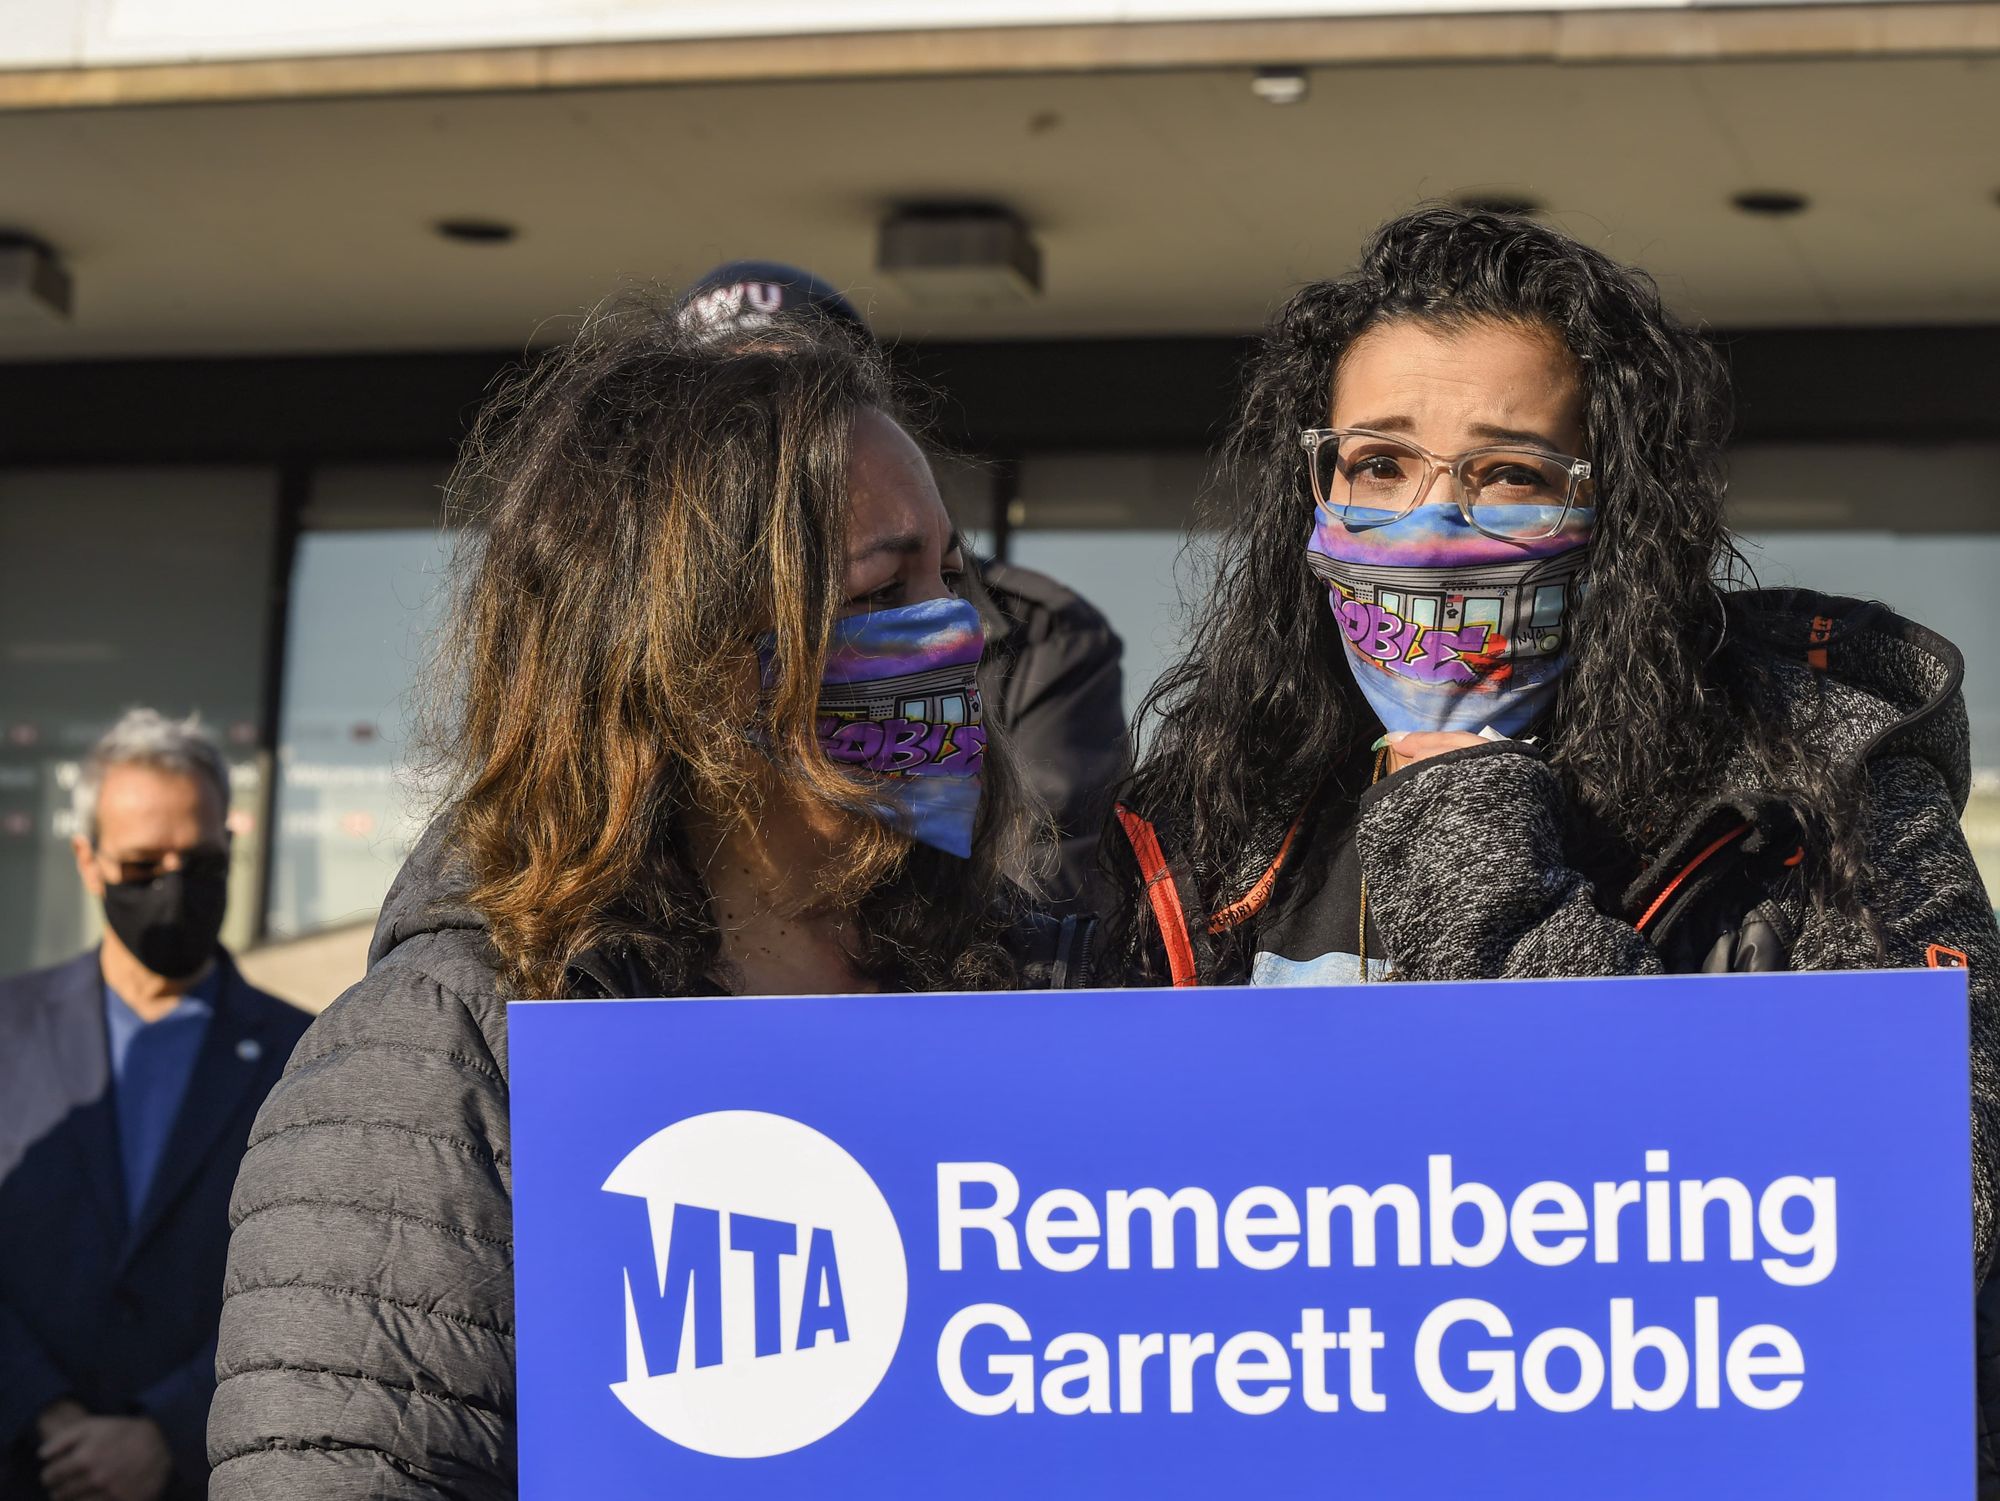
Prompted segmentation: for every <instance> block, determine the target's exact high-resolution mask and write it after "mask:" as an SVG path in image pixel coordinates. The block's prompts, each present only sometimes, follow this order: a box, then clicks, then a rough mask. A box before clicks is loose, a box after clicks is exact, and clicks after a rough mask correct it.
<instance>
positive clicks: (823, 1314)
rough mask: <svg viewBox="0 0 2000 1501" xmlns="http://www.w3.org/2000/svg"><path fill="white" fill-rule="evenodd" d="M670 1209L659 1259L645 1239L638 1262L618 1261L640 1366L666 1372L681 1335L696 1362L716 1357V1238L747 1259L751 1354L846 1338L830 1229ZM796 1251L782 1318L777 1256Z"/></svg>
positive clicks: (673, 1364)
mask: <svg viewBox="0 0 2000 1501" xmlns="http://www.w3.org/2000/svg"><path fill="white" fill-rule="evenodd" d="M671 1215H672V1219H671V1225H670V1229H669V1232H668V1242H667V1244H668V1247H669V1249H668V1251H667V1257H666V1264H665V1266H663V1267H660V1266H658V1265H657V1262H656V1259H655V1257H654V1255H653V1250H652V1246H651V1245H650V1244H648V1246H647V1248H646V1255H645V1257H644V1259H643V1261H642V1263H641V1266H640V1267H638V1268H635V1267H633V1266H631V1265H629V1264H628V1265H627V1267H626V1269H625V1285H626V1289H627V1292H628V1294H629V1296H630V1298H631V1306H632V1312H633V1316H634V1317H635V1318H636V1319H637V1321H638V1324H639V1338H640V1342H641V1343H642V1344H643V1346H644V1347H645V1351H646V1355H647V1360H646V1367H647V1371H648V1373H649V1374H650V1375H656V1376H657V1375H668V1374H672V1373H673V1372H674V1371H675V1370H677V1369H678V1368H679V1364H680V1358H681V1354H682V1352H683V1350H684V1349H685V1348H686V1346H687V1345H690V1344H691V1345H692V1346H693V1357H694V1364H695V1365H696V1366H712V1365H720V1364H722V1360H723V1347H722V1253H723V1248H724V1247H725V1246H726V1247H728V1249H729V1250H731V1251H736V1252H741V1253H743V1254H744V1255H747V1256H748V1257H749V1258H750V1287H751V1305H750V1328H751V1333H752V1343H753V1349H754V1352H755V1355H756V1356H765V1355H781V1354H783V1353H784V1352H785V1351H787V1350H809V1349H811V1348H813V1347H814V1346H815V1345H817V1344H818V1343H819V1342H820V1341H821V1340H822V1339H832V1340H836V1341H838V1340H844V1339H846V1338H847V1306H846V1304H845V1303H844V1302H843V1301H842V1300H841V1296H840V1262H839V1260H838V1259H837V1258H836V1256H835V1255H834V1247H833V1232H832V1231H831V1230H828V1229H825V1228H823V1227H813V1226H806V1225H794V1224H791V1223H790V1222H788V1221H786V1220H773V1219H765V1218H763V1217H762V1216H761V1215H755V1214H731V1213H729V1212H728V1211H726V1210H719V1209H707V1208H703V1207H702V1206H700V1205H696V1204H675V1205H673V1206H672V1209H671ZM801 1254H803V1255H804V1258H805V1284H804V1296H803V1297H802V1298H801V1299H800V1300H799V1304H798V1313H797V1316H796V1319H795V1320H792V1321H787V1320H786V1319H785V1317H784V1314H783V1310H782V1302H783V1298H782V1293H783V1284H784V1281H785V1277H784V1273H785V1271H786V1270H787V1268H786V1265H785V1263H786V1261H787V1260H788V1259H789V1258H794V1257H798V1256H800V1255H801ZM656 1268H657V1270H656ZM652 1288H657V1289H659V1292H658V1296H656V1297H655V1296H649V1295H648V1290H649V1289H652ZM788 1333H789V1335H790V1338H789V1340H787V1338H786V1336H787V1334H788Z"/></svg>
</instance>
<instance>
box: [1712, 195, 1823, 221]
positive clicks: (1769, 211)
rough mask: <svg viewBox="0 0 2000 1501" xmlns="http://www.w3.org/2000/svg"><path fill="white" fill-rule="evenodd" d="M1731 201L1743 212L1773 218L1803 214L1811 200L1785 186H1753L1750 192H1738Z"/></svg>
mask: <svg viewBox="0 0 2000 1501" xmlns="http://www.w3.org/2000/svg"><path fill="white" fill-rule="evenodd" d="M1729 201H1730V202H1731V203H1733V204H1734V205H1735V206H1736V208H1737V210H1738V211H1739V212H1741V213H1745V214H1762V215H1764V216H1765V217H1766V218H1771V219H1782V218H1785V217H1786V216H1787V215H1790V214H1802V213H1804V212H1805V211H1806V205H1807V203H1808V202H1810V200H1809V199H1808V198H1807V197H1806V195H1805V194H1803V193H1793V192H1790V191H1787V190H1786V189H1784V188H1752V189H1750V190H1749V191H1748V192H1743V193H1738V194H1737V195H1736V196H1735V197H1734V198H1731V199H1730V200H1729Z"/></svg>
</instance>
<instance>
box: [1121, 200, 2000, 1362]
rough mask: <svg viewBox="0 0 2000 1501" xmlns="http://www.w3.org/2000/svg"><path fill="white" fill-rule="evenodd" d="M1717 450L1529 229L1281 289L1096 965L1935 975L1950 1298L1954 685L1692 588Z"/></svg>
mask: <svg viewBox="0 0 2000 1501" xmlns="http://www.w3.org/2000/svg"><path fill="white" fill-rule="evenodd" d="M1728 424H1729V397H1728V382H1727V377H1726V374H1725V371H1724V368H1723V366H1722V363H1721V361H1720V360H1719V359H1718V358H1717V356H1716V354H1715V352H1714V350H1713V349H1711V348H1710V346H1709V345H1708V343H1707V342H1706V341H1705V340H1704V339H1703V338H1702V337H1701V336H1700V335H1698V334H1697V333H1695V332H1693V331H1691V330H1690V329H1688V328H1686V327H1684V326H1683V325H1682V324H1681V323H1679V322H1678V321H1677V320H1676V319H1675V318H1674V317H1673V316H1672V315H1671V314H1669V313H1668V312H1667V311H1666V310H1665V309H1664V308H1663V307H1662V306H1661V302H1660V298H1659V293H1658V290H1657V288H1655V286H1654V285H1653V283H1652V282H1651V281H1650V280H1649V279H1648V278H1647V277H1645V276H1644V275H1643V274H1642V273H1639V272H1637V271H1634V270H1632V269H1630V268H1627V267H1625V266H1621V265H1619V264H1617V263H1616V262H1614V261H1612V260H1610V259H1609V258H1607V257H1605V256H1604V255H1601V254H1599V253H1598V252H1597V251H1594V250H1591V249H1589V248H1587V247H1585V246H1583V245H1580V244H1578V243H1577V242H1576V241H1574V240H1572V239H1570V238H1568V237H1567V236H1565V235H1563V234H1561V233H1559V232H1557V231H1555V230H1553V229H1549V228H1546V227H1543V226H1541V225H1538V224H1535V223H1533V222H1531V221H1527V220H1523V219H1517V218H1511V217H1503V216H1495V215H1490V214H1483V213H1463V212H1459V211H1456V210H1450V209H1443V208H1427V209H1422V210H1418V211H1416V212H1413V213H1410V214H1408V215H1406V216H1404V217H1402V218H1400V219H1397V220H1394V221H1393V222H1391V223H1389V224H1387V225H1385V226H1384V227H1383V228H1382V229H1381V230H1379V231H1378V232H1377V233H1376V234H1375V236H1374V237H1373V239H1372V240H1370V242H1369V243H1368V245H1367V246H1366V247H1365V249H1364V250H1363V252H1362V256H1361V260H1360V264H1359V266H1358V267H1357V268H1356V269H1355V270H1354V271H1353V272H1352V273H1350V274H1349V275H1346V276H1343V277H1340V278H1338V279H1336V280H1331V281H1322V282H1317V283H1314V284H1312V285H1310V286H1307V287H1306V288H1304V289H1303V290H1302V291H1300V292H1299V293H1298V294H1297V295H1295V296H1294V297H1293V298H1292V299H1291V300H1290V301H1289V302H1288V303H1287V304H1286V305H1285V307H1284V308H1283V309H1282V310H1281V311H1280V312H1279V313H1278V314H1277V315H1276V317H1275V319H1274V320H1273V322H1272V324H1271V326H1270V328H1269V330H1268V332H1267V334H1266V337H1265V338H1264V341H1263V343H1262V346H1261V349H1260V350H1259V352H1258V354H1257V355H1256V357H1255V359H1254V360H1253V362H1252V364H1251V367H1250V370H1249V373H1248V377H1247V386H1246V391H1245V394H1244V396H1243V399H1242V406H1241V410H1240V414H1239V416H1238V418H1237V421H1236V423H1235V426H1234V429H1233V431H1232V433H1231V435H1230V439H1229V443H1228V449H1227V457H1228V459H1229V461H1230V464H1231V467H1232V470H1233V475H1234V478H1235V480H1236V485H1235V493H1234V496H1233V497H1232V509H1231V511H1230V512H1229V513H1228V514H1226V515H1225V516H1223V517H1221V518H1219V519H1220V521H1221V524H1222V541H1221V557H1220V562H1219V576H1218V578H1217V580H1216V582H1215V584H1214V586H1213V588H1212V590H1211V591H1210V593H1209V594H1208V596H1207V599H1206V603H1205V605H1204V607H1203V608H1202V609H1201V610H1200V611H1199V613H1198V615H1197V618H1196V621H1195V625H1194V631H1193V635H1192V638H1191V645H1190V646H1189V649H1188V651H1187V653H1186V655H1185V657H1184V659H1183V660H1181V661H1180V662H1179V663H1178V665H1177V666H1175V667H1174V668H1173V669H1172V670H1170V671H1169V672H1168V673H1167V675H1166V676H1165V678H1164V679H1163V680H1162V682H1161V684H1160V685H1159V687H1158V688H1157V689H1156V691H1155V692H1154V694H1153V695H1152V697H1151V699H1150V700H1149V702H1148V704H1147V706H1146V708H1145V709H1144V710H1143V711H1142V721H1141V722H1142V726H1143V725H1144V724H1145V721H1146V720H1147V719H1150V720H1152V724H1151V725H1150V736H1149V737H1148V739H1149V747H1148V750H1147V752H1146V754H1145V756H1144V758H1143V760H1142V763H1141V765H1140V767H1139V769H1138V770H1137V772H1136V773H1135V775H1134V776H1133V778H1132V779H1131V781H1130V782H1129V783H1128V786H1127V788H1126V791H1125V798H1124V805H1123V806H1122V807H1121V809H1120V813H1119V819H1120V822H1121V823H1122V825H1123V827H1124V831H1125V834H1126V835H1127V841H1126V843H1125V844H1124V845H1123V847H1122V848H1120V849H1117V850H1115V851H1114V852H1113V857H1112V859H1113V865H1114V879H1115V880H1116V882H1117V886H1118V889H1119V890H1121V891H1122V892H1123V894H1124V904H1123V905H1124V910H1123V911H1122V912H1121V913H1118V914H1115V916H1114V921H1113V929H1114V932H1115V933H1116V934H1117V935H1118V936H1117V937H1116V938H1115V939H1114V944H1115V951H1116V952H1117V953H1118V955H1119V962H1120V963H1121V964H1122V965H1123V967H1124V969H1125V971H1126V973H1127V974H1128V976H1129V977H1130V978H1131V979H1132V980H1133V981H1134V982H1135V983H1153V984H1161V983H1173V984H1181V985H1186V984H1197V983H1202V984H1240V983H1245V982H1254V983H1259V984H1323V983H1330V982H1338V981H1369V980H1379V979H1393V980H1475V979H1498V978H1515V977H1550V976H1590V975H1646V974H1662V973H1687V972H1694V971H1703V970H1717V971H1727V970H1769V969H1786V968H1789V969H1846V968H1872V967H1897V966H1922V965H1926V964H1930V965H1950V966H1966V967H1969V968H1970V970H1971V983H1972V1083H1973V1100H1972V1127H1973V1141H1974V1160H1975V1167H1976V1173H1975V1183H1974V1185H1973V1192H1974V1200H1975V1222H1976V1246H1975V1258H1976V1266H1977V1269H1978V1273H1979V1276H1980V1278H1981V1280H1982V1281H1984V1279H1985V1278H1986V1275H1987V1273H1988V1271H1989V1270H1990V1267H1991V1262H1992V1258H1993V1251H1994V1243H1995V1235H1994V1230H1995V1212H1994V1203H1995V1200H1994V1191H1993V1182H1994V1172H1995V1168H1996V1164H2000V934H1996V931H1995V926H1994V918H1993V909H1992V906H1991V903H1990V902H1989V900H1988V898H1987V895H1986V893H1985V891H1984V890H1983V889H1982V886H1981V883H1980V878H1979V874H1978V871H1977V869H1976V868H1975V866H1974V864H1973V860H1972V856H1971V854H1970V852H1969V850H1968V849H1967V846H1966V842H1965V839H1964V837H1963V835H1962V834H1961V832H1960V830H1959V816H1960V814H1961V812H1962V810H1963V807H1964V804H1965V800H1966V796H1967V792H1968V789H1969V781H1970V775H1969V744H1968V734H1967V722H1966V711H1965V706H1964V701H1963V698H1962V696H1961V694H1960V691H1959V685H1960V679H1961V676H1962V674H1963V664H1962V661H1961V658H1960V656H1959V653H1958V652H1957V650H1956V649H1955V648H1953V647H1952V645H1951V644H1950V643H1949V642H1946V641H1944V640H1942V639H1941V638H1940V637H1938V636H1936V635H1934V634H1933V633H1932V632H1930V631H1927V630H1925V629H1924V628H1923V627H1922V626H1919V625H1916V624H1913V623H1911V622H1909V621H1907V620H1903V619H1900V618H1899V617H1897V616H1895V615H1893V614H1891V613H1890V612H1889V611H1888V610H1886V609H1884V608H1882V607H1880V606H1878V605H1873V604H1866V603H1861V602H1857V601H1855V600H1849V599H1834V598H1828V597H1824V596H1820V595H1815V594H1809V593H1805V592H1788V591H1738V590H1732V589H1730V588H1727V587H1725V583H1724V580H1725V579H1726V577H1727V575H1728V570H1729V565H1731V564H1732V563H1734V562H1735V561H1736V554H1735V552H1734V550H1733V548H1732V545H1731V542H1730V537H1729V533H1728V531H1727V529H1726V528H1725V526H1724V521H1723V492H1724V486H1725V480H1724V460H1723V446H1724V441H1725V437H1726V435H1727V430H1728ZM1496 1004H1501V1002H1498V1001H1496ZM1988 1386H1989V1390H1992V1391H1995V1392H2000V1383H1988Z"/></svg>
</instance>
